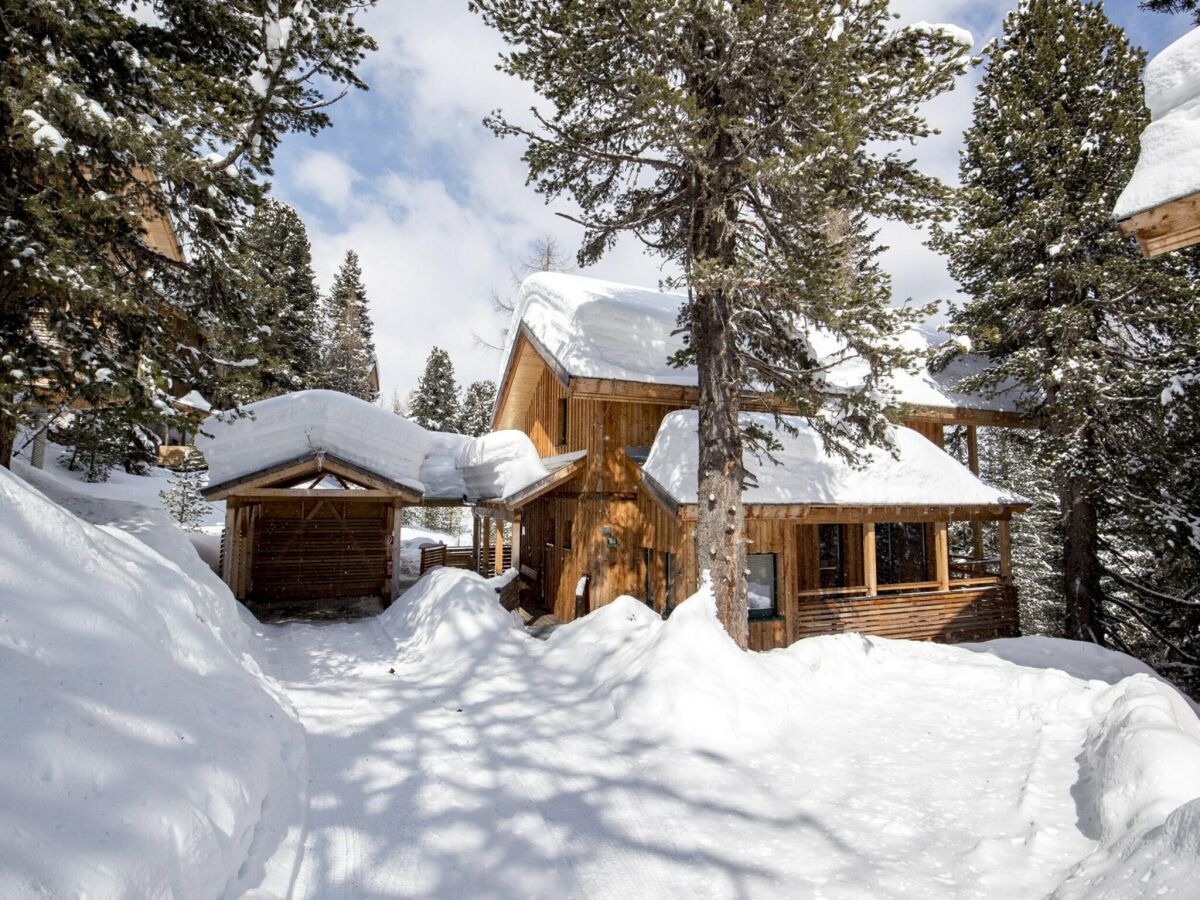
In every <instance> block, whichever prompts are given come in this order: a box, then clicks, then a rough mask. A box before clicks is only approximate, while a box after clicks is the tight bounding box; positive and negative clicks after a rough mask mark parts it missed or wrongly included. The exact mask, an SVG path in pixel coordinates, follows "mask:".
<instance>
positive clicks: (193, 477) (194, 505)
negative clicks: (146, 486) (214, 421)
mask: <svg viewBox="0 0 1200 900" xmlns="http://www.w3.org/2000/svg"><path fill="white" fill-rule="evenodd" d="M204 470H205V464H204V457H203V456H201V455H200V452H199V451H197V450H193V451H192V452H191V453H189V454H188V455H187V458H186V459H185V460H184V461H183V463H182V465H180V466H179V467H178V468H177V469H175V471H174V472H172V473H171V483H170V485H168V486H167V487H166V488H165V489H163V490H161V491H159V492H158V497H159V499H160V500H161V501H162V505H163V509H165V510H166V511H167V512H168V513H169V514H170V516H171V518H172V519H174V520H175V521H176V522H178V523H179V527H180V528H182V529H183V530H184V531H199V530H200V525H201V524H203V522H204V517H205V516H206V515H208V511H209V505H208V503H207V502H206V501H205V500H204V498H203V497H201V496H200V490H201V488H203V487H204V484H205V477H204Z"/></svg>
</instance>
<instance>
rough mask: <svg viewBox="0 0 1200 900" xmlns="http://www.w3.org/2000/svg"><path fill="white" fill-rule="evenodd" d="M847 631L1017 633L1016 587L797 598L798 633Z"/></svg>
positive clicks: (979, 637)
mask: <svg viewBox="0 0 1200 900" xmlns="http://www.w3.org/2000/svg"><path fill="white" fill-rule="evenodd" d="M849 631H857V632H861V633H863V634H873V635H878V636H880V637H890V638H905V639H907V640H918V641H942V642H947V643H950V642H955V641H983V640H989V639H991V638H998V637H1014V636H1016V635H1018V634H1019V633H1020V624H1019V621H1018V617H1017V597H1016V590H1015V589H1014V588H1012V587H1008V586H997V587H990V588H986V587H985V588H980V589H971V588H963V589H959V590H951V591H927V592H919V593H910V594H898V595H893V596H880V597H859V598H854V599H845V600H840V599H833V598H822V599H811V600H805V601H803V602H802V603H800V605H799V609H798V617H797V620H796V628H795V632H794V633H795V637H796V638H797V639H799V638H802V637H809V636H812V635H818V634H841V633H843V632H849Z"/></svg>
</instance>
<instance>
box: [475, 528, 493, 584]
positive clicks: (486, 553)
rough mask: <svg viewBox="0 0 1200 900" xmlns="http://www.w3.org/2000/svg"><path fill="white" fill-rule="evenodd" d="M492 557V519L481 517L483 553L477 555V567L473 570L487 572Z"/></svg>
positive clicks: (481, 572)
mask: <svg viewBox="0 0 1200 900" xmlns="http://www.w3.org/2000/svg"><path fill="white" fill-rule="evenodd" d="M491 559H492V520H491V519H490V518H489V517H488V516H484V517H483V553H481V554H480V556H479V568H477V569H476V570H475V571H476V572H478V573H479V574H480V575H485V574H487V566H488V563H490V562H491Z"/></svg>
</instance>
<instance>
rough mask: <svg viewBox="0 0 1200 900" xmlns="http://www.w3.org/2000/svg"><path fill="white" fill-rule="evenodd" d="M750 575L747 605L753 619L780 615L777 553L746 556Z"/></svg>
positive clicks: (771, 617)
mask: <svg viewBox="0 0 1200 900" xmlns="http://www.w3.org/2000/svg"><path fill="white" fill-rule="evenodd" d="M746 568H747V569H749V570H750V575H749V577H748V578H747V579H746V580H747V582H748V585H747V594H746V606H747V607H748V608H749V611H750V618H752V619H773V618H775V616H776V615H778V608H779V607H778V603H777V600H776V593H775V554H774V553H751V554H750V555H748V556H747V557H746Z"/></svg>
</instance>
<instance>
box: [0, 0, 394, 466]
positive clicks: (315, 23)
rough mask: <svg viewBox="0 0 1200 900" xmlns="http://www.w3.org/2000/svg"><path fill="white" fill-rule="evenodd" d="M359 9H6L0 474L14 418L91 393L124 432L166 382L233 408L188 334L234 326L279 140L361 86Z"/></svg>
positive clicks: (347, 3)
mask: <svg viewBox="0 0 1200 900" xmlns="http://www.w3.org/2000/svg"><path fill="white" fill-rule="evenodd" d="M370 2H371V0H303V2H300V0H279V2H270V3H265V4H264V3H263V2H261V0H193V2H189V3H186V4H179V3H154V4H146V3H141V4H129V3H115V2H112V0H72V2H70V3H41V2H34V3H6V4H5V5H4V13H3V26H2V28H0V31H2V34H3V37H2V38H0V44H2V45H3V52H2V53H0V171H3V172H4V173H5V177H4V178H3V179H0V221H2V222H4V227H3V228H2V229H0V270H2V271H3V273H4V274H3V278H2V279H0V464H6V462H7V457H8V452H9V449H10V442H11V437H12V435H13V433H14V426H15V424H17V423H18V421H25V420H27V419H28V418H30V417H31V416H32V415H33V414H34V411H35V410H36V409H38V408H44V409H49V410H51V411H55V410H58V409H61V408H65V407H67V406H70V405H72V404H74V403H76V402H77V401H78V399H79V396H80V394H81V393H83V392H87V391H91V390H92V389H93V388H96V387H97V386H99V387H100V388H102V390H98V391H95V392H96V393H101V394H103V395H104V396H103V397H102V398H101V401H102V402H109V403H112V404H113V405H116V404H120V405H121V406H122V407H123V409H124V410H125V415H126V416H127V418H129V419H131V420H141V421H152V420H154V419H155V418H157V416H158V410H159V409H161V408H162V407H163V406H164V405H165V404H167V403H169V402H170V396H171V393H172V391H173V390H177V388H178V386H180V385H186V386H188V387H193V388H196V389H198V390H200V391H201V392H202V393H203V394H205V396H207V397H209V399H210V400H213V401H214V402H216V403H217V404H218V405H219V406H222V407H226V406H227V405H228V404H229V403H230V402H232V401H234V400H236V399H239V398H234V397H227V396H221V392H220V389H219V388H220V386H219V385H218V384H216V383H215V382H216V378H217V373H216V366H215V364H214V351H213V350H212V348H210V347H209V346H208V345H207V344H206V342H204V341H203V340H199V339H198V338H199V337H202V336H203V335H204V334H205V333H206V332H208V331H209V330H210V329H211V327H212V326H213V325H214V323H217V322H223V321H230V320H234V319H236V318H237V317H239V316H240V315H242V314H243V304H242V299H243V298H242V297H241V296H240V292H239V290H238V282H237V278H236V277H235V275H236V273H234V272H233V271H232V270H231V268H230V267H229V265H228V260H229V258H230V257H231V255H232V254H233V253H234V251H235V250H236V246H235V235H236V234H237V231H238V227H239V226H240V225H241V224H242V222H243V220H244V217H245V215H246V212H247V211H248V210H250V209H253V208H254V207H255V206H257V205H258V204H259V202H260V201H261V199H262V197H263V194H264V191H265V183H266V176H269V175H270V173H271V161H272V157H273V155H274V152H275V150H276V148H277V147H278V145H279V142H280V140H281V139H282V137H283V136H284V135H285V134H287V133H289V132H293V131H298V132H308V133H312V132H315V131H317V130H319V129H321V128H323V127H325V126H326V125H328V124H329V118H328V112H327V109H326V107H327V106H328V104H329V103H330V102H332V101H333V100H334V99H336V96H337V91H338V90H339V88H340V86H343V85H344V86H350V87H362V86H363V85H362V82H361V81H360V79H359V78H358V76H357V75H356V74H355V67H356V66H357V64H358V63H359V62H360V61H361V59H362V57H363V55H364V53H365V52H366V51H367V50H369V49H371V48H372V47H373V46H374V44H373V41H372V39H371V38H370V37H369V36H368V35H367V34H366V33H365V32H364V31H363V30H362V29H361V28H360V27H359V26H358V25H357V24H356V22H355V16H356V15H357V14H358V13H359V12H360V11H361V10H362V9H363V7H364V6H369V5H370ZM151 7H152V9H153V14H152V15H145V13H146V12H147V10H149V9H150V8H151ZM339 83H340V84H339ZM164 220H166V221H169V222H170V223H171V225H172V226H173V229H174V232H175V235H176V236H177V238H178V242H179V244H180V245H181V246H182V248H183V251H184V252H183V253H182V254H180V253H178V252H176V248H175V246H174V245H173V243H172V242H171V241H170V240H168V239H167V238H166V237H165V236H164V235H162V234H161V233H160V232H156V233H155V235H152V234H151V231H154V230H155V228H156V226H157V225H161V223H162V222H163V221H164ZM181 347H184V348H186V349H181Z"/></svg>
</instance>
